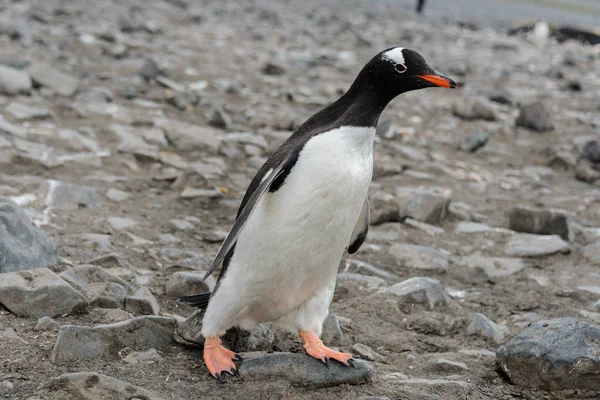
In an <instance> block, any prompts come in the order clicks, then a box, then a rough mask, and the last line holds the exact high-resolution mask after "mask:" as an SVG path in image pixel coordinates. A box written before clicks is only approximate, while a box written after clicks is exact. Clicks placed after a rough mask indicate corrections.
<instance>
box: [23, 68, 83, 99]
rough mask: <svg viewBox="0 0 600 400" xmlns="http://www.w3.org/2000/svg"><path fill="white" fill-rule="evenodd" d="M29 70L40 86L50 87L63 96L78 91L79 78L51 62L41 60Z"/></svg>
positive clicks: (68, 95)
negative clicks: (59, 68) (64, 71)
mask: <svg viewBox="0 0 600 400" xmlns="http://www.w3.org/2000/svg"><path fill="white" fill-rule="evenodd" d="M27 72H28V73H29V76H31V79H33V81H34V82H35V83H37V84H38V85H40V86H46V87H49V88H50V89H52V90H53V91H54V92H55V93H57V94H59V95H61V96H66V97H70V96H73V95H74V94H75V92H77V88H78V86H79V79H78V78H74V77H72V76H70V75H67V74H65V73H63V72H61V71H59V70H57V69H55V68H53V67H51V66H50V65H49V64H46V63H41V62H36V63H33V64H32V65H31V66H30V67H29V69H28V70H27Z"/></svg>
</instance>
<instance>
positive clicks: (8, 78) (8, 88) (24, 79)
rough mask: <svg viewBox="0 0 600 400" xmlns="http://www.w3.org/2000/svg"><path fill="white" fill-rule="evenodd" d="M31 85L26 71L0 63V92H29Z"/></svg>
mask: <svg viewBox="0 0 600 400" xmlns="http://www.w3.org/2000/svg"><path fill="white" fill-rule="evenodd" d="M31 85H32V84H31V78H30V77H29V75H28V74H27V72H25V71H21V70H18V69H15V68H11V67H7V66H5V65H0V93H3V94H11V95H12V94H29V93H30V92H31Z"/></svg>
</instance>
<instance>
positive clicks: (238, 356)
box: [235, 353, 244, 361]
mask: <svg viewBox="0 0 600 400" xmlns="http://www.w3.org/2000/svg"><path fill="white" fill-rule="evenodd" d="M235 358H236V360H238V361H244V359H243V358H242V356H240V355H239V354H238V353H235Z"/></svg>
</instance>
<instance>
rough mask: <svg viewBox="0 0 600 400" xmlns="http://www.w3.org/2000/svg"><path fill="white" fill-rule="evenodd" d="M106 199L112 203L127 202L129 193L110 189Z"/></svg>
mask: <svg viewBox="0 0 600 400" xmlns="http://www.w3.org/2000/svg"><path fill="white" fill-rule="evenodd" d="M106 197H107V198H108V199H109V200H111V201H114V202H117V203H118V202H121V201H123V200H127V199H128V198H129V193H127V192H124V191H122V190H119V189H115V188H110V189H108V191H107V192H106Z"/></svg>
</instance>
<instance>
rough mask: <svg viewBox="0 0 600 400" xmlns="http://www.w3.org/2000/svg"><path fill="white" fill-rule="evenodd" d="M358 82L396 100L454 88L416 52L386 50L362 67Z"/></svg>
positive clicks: (454, 86) (449, 81)
mask: <svg viewBox="0 0 600 400" xmlns="http://www.w3.org/2000/svg"><path fill="white" fill-rule="evenodd" d="M359 78H362V79H359V80H358V81H362V82H363V83H367V84H368V85H369V86H371V87H374V88H375V89H376V90H377V91H379V92H381V93H386V94H387V95H392V97H393V96H397V95H399V94H401V93H405V92H409V91H411V90H418V89H424V88H429V87H443V88H456V82H454V81H453V80H452V79H450V78H449V77H447V76H445V75H443V74H441V73H439V72H436V71H434V70H433V68H431V67H430V66H429V65H427V62H426V61H425V59H424V58H423V57H422V56H421V55H420V54H419V53H417V52H416V51H414V50H410V49H406V48H403V47H391V48H389V49H385V50H383V51H382V52H380V53H379V54H377V55H376V56H375V57H373V58H372V59H371V61H369V62H368V63H367V65H365V67H364V68H363V70H362V71H361V74H360V75H359Z"/></svg>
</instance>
